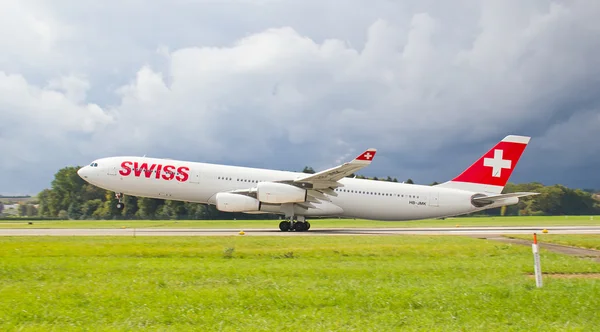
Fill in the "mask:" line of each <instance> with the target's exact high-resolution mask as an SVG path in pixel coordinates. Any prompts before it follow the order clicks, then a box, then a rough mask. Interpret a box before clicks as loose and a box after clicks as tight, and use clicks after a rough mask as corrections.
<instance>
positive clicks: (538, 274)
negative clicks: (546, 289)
mask: <svg viewBox="0 0 600 332" xmlns="http://www.w3.org/2000/svg"><path fill="white" fill-rule="evenodd" d="M531 248H532V249H533V261H534V265H533V269H534V272H535V285H536V286H537V287H538V288H540V287H542V286H543V283H542V265H541V263H540V248H539V245H538V242H537V234H536V233H533V244H532V245H531Z"/></svg>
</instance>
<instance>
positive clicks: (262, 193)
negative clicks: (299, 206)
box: [256, 182, 307, 204]
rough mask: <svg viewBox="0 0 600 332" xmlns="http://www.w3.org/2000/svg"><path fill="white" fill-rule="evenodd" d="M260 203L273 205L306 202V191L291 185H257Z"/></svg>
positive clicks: (264, 183) (270, 183) (272, 183)
mask: <svg viewBox="0 0 600 332" xmlns="http://www.w3.org/2000/svg"><path fill="white" fill-rule="evenodd" d="M256 190H257V191H256V194H257V196H256V197H257V198H258V200H259V201H261V202H264V203H271V204H283V203H302V202H306V196H307V192H306V189H302V188H298V187H295V186H292V185H289V184H284V183H275V182H260V183H259V184H258V185H256Z"/></svg>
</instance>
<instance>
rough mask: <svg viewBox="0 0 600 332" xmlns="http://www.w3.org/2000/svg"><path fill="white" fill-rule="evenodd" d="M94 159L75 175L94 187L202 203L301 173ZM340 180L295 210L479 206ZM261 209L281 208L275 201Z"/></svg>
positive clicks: (387, 216) (382, 213) (401, 214)
mask: <svg viewBox="0 0 600 332" xmlns="http://www.w3.org/2000/svg"><path fill="white" fill-rule="evenodd" d="M124 161H130V162H132V163H133V162H135V163H136V165H143V164H146V165H148V166H149V165H161V168H162V167H165V165H171V166H173V167H171V168H170V169H169V171H171V172H167V173H166V174H168V175H167V176H165V172H164V170H163V169H160V170H159V169H158V166H155V168H154V169H152V170H149V167H148V166H146V167H145V168H144V169H143V170H134V169H133V166H132V167H131V169H130V170H129V171H127V172H124V171H123V167H122V163H123V162H124ZM93 164H96V165H97V166H94V167H93V166H85V167H84V168H82V169H81V170H80V175H82V177H83V178H84V179H85V180H86V181H88V182H89V183H91V184H93V185H96V186H98V187H101V188H104V189H107V190H110V191H114V192H119V193H123V194H125V195H131V196H140V197H150V198H160V199H169V200H178V201H186V202H196V203H204V204H215V196H216V194H218V193H222V192H230V191H232V190H239V189H251V188H254V187H256V185H257V184H258V183H259V182H273V181H286V180H287V181H289V180H294V179H297V178H299V177H302V176H305V175H306V174H304V173H296V172H286V171H276V170H268V169H257V168H248V167H236V166H227V165H215V164H206V163H194V162H186V161H177V160H170V159H156V158H145V157H111V158H104V159H99V160H97V161H96V162H95V163H93ZM180 167H183V168H184V169H185V176H184V174H179V173H178V172H177V169H178V168H180ZM136 173H137V174H136ZM182 173H183V172H182ZM123 174H125V175H123ZM136 175H137V176H136ZM169 178H171V179H169ZM178 179H179V180H178ZM339 182H340V183H341V184H342V185H343V186H341V187H339V188H337V189H335V193H336V194H337V196H333V195H328V196H327V198H328V199H329V200H330V201H329V202H327V201H323V202H320V203H318V204H313V205H314V208H311V209H308V210H298V211H297V212H296V214H301V215H305V216H308V217H310V216H339V217H351V218H365V219H374V220H390V221H391V220H398V221H400V220H415V219H424V218H437V217H447V216H454V215H460V214H466V213H470V212H474V211H478V210H482V208H477V207H475V206H473V204H472V203H471V197H472V196H473V195H474V194H476V193H475V192H471V191H465V190H457V189H450V188H441V187H436V186H421V185H412V184H404V183H394V182H385V181H373V180H363V179H354V178H344V179H342V180H340V181H339ZM516 202H518V200H516V201H515V202H504V204H493V205H488V206H486V207H485V208H486V209H487V208H493V207H497V206H501V205H507V203H508V204H514V203H516ZM264 212H272V213H281V211H279V207H277V206H275V207H271V210H269V211H264ZM259 213H260V212H259Z"/></svg>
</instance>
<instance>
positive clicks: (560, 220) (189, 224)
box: [0, 216, 600, 229]
mask: <svg viewBox="0 0 600 332" xmlns="http://www.w3.org/2000/svg"><path fill="white" fill-rule="evenodd" d="M278 224H279V221H278V220H64V221H32V224H31V225H30V224H29V221H24V220H0V228H121V227H127V228H233V229H251V228H277V227H278ZM457 225H459V226H461V227H468V226H539V227H549V226H567V225H600V216H594V217H591V216H566V217H565V216H560V217H481V218H475V217H470V218H469V217H464V218H448V219H445V220H440V219H431V220H419V221H407V222H384V221H373V220H362V219H315V220H311V229H312V228H336V227H456V226H457Z"/></svg>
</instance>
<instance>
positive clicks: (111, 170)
mask: <svg viewBox="0 0 600 332" xmlns="http://www.w3.org/2000/svg"><path fill="white" fill-rule="evenodd" d="M107 174H108V175H117V167H116V166H115V167H109V168H108V173H107Z"/></svg>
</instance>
